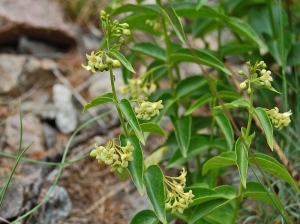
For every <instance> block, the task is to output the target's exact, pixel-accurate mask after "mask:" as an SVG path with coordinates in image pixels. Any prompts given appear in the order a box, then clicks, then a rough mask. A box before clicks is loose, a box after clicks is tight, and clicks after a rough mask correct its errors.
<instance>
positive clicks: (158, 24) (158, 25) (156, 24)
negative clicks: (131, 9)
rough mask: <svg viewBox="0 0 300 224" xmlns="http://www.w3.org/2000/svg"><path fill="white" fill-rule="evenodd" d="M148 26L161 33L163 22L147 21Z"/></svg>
mask: <svg viewBox="0 0 300 224" xmlns="http://www.w3.org/2000/svg"><path fill="white" fill-rule="evenodd" d="M146 24H147V25H149V26H152V27H153V29H154V30H155V31H159V30H160V29H161V27H162V25H161V21H158V20H150V19H147V20H146Z"/></svg>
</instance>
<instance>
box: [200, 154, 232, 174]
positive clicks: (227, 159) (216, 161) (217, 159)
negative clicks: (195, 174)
mask: <svg viewBox="0 0 300 224" xmlns="http://www.w3.org/2000/svg"><path fill="white" fill-rule="evenodd" d="M235 161H236V155H235V153H234V152H232V151H231V152H224V153H221V154H220V155H218V156H214V157H212V158H211V159H209V160H207V161H206V162H205V163H204V165H203V168H202V174H203V175H205V174H206V173H207V172H208V171H209V170H212V169H217V168H221V167H225V166H232V165H234V164H235Z"/></svg>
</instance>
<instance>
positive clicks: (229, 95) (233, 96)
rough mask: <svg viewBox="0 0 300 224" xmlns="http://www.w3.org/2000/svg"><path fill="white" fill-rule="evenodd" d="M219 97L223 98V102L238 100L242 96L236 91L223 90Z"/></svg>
mask: <svg viewBox="0 0 300 224" xmlns="http://www.w3.org/2000/svg"><path fill="white" fill-rule="evenodd" d="M219 96H220V97H221V99H222V100H226V101H227V100H228V101H229V100H230V101H232V100H238V99H240V98H241V95H240V94H238V93H237V92H235V91H230V90H221V91H219Z"/></svg>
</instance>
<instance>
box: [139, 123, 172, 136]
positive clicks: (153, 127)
mask: <svg viewBox="0 0 300 224" xmlns="http://www.w3.org/2000/svg"><path fill="white" fill-rule="evenodd" d="M140 126H141V129H142V131H143V132H152V133H156V134H159V135H162V136H164V137H165V138H166V137H167V136H166V133H165V132H164V130H163V129H162V128H161V127H160V126H159V125H158V124H156V123H153V122H147V123H142V124H140Z"/></svg>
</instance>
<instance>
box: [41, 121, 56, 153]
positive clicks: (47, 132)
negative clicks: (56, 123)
mask: <svg viewBox="0 0 300 224" xmlns="http://www.w3.org/2000/svg"><path fill="white" fill-rule="evenodd" d="M43 133H44V138H45V143H46V147H47V149H51V148H53V147H54V146H55V144H56V137H57V130H56V129H55V128H54V127H52V126H51V125H50V124H48V123H47V122H43Z"/></svg>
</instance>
